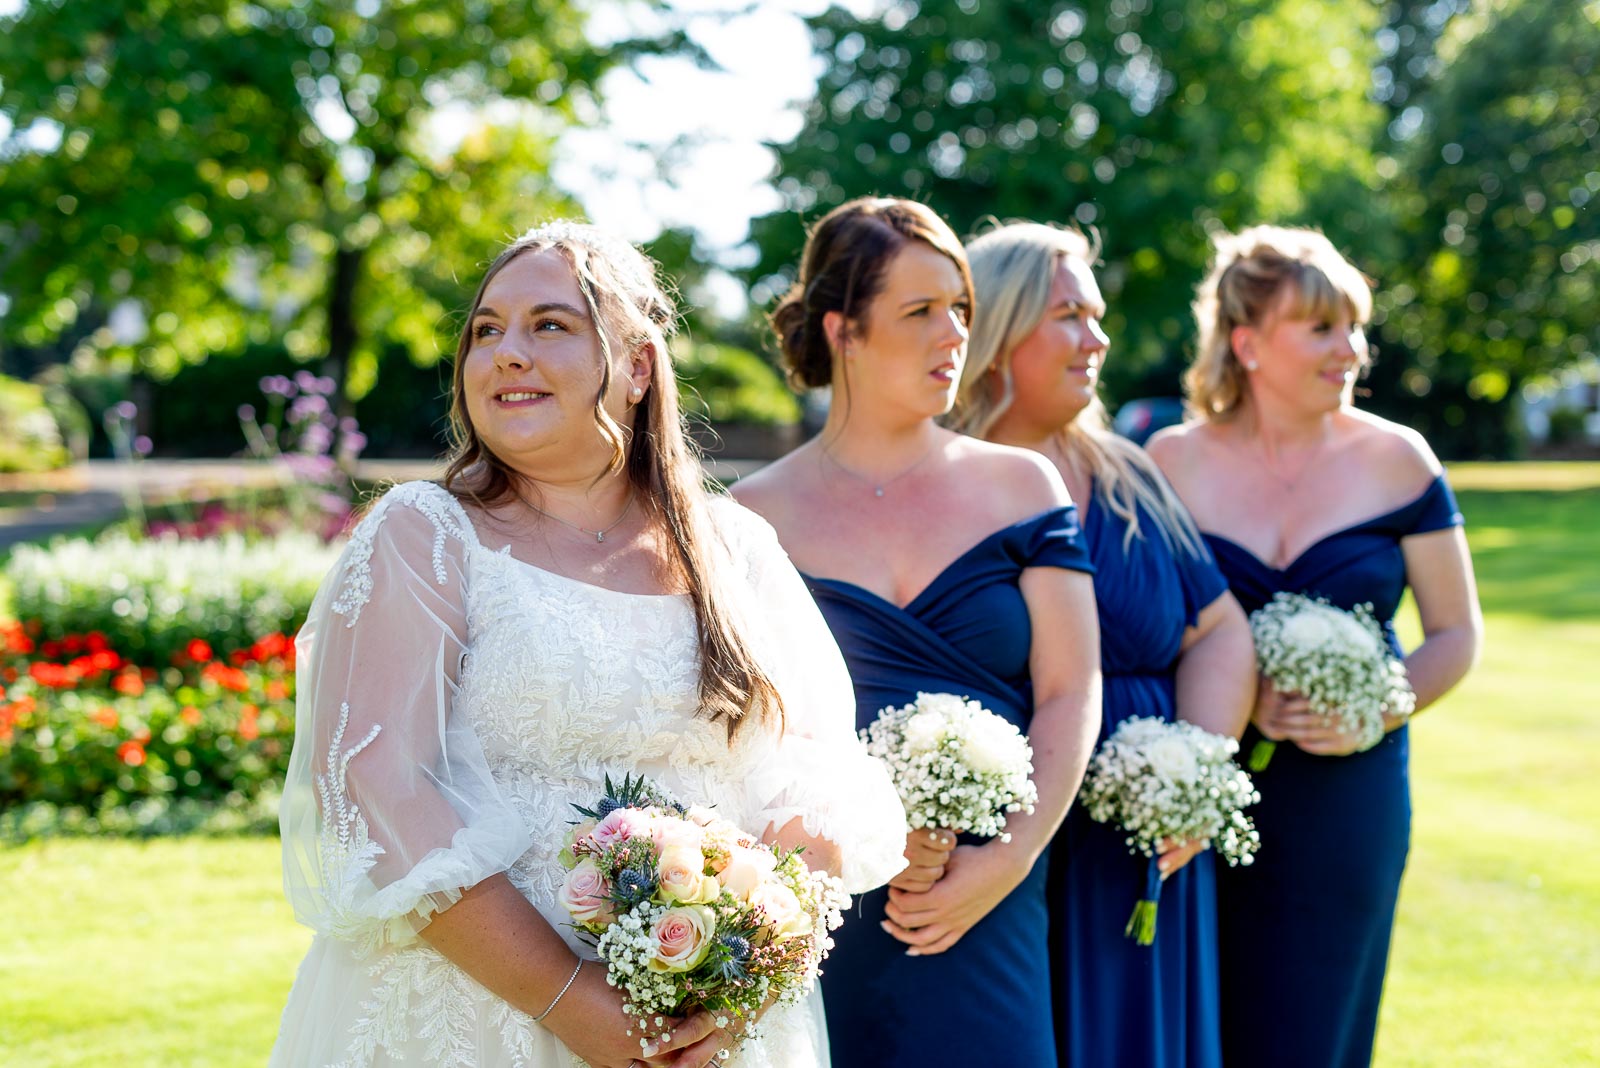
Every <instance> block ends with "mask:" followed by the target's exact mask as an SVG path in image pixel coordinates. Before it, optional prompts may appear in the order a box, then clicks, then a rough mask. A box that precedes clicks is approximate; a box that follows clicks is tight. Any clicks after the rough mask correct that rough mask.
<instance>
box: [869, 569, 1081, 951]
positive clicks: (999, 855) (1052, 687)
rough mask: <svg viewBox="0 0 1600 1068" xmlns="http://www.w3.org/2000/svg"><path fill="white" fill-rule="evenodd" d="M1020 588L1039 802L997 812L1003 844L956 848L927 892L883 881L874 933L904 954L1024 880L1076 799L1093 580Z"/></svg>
mask: <svg viewBox="0 0 1600 1068" xmlns="http://www.w3.org/2000/svg"><path fill="white" fill-rule="evenodd" d="M1020 586H1021V589H1022V595H1023V599H1024V600H1025V601H1026V602H1027V605H1028V617H1029V620H1030V621H1031V623H1032V625H1033V634H1034V641H1033V647H1032V649H1031V650H1030V653H1029V669H1030V671H1031V673H1032V679H1033V693H1034V706H1033V719H1032V721H1031V723H1030V724H1029V728H1028V741H1029V743H1030V744H1031V745H1032V746H1033V769H1034V771H1033V781H1034V784H1035V786H1036V787H1037V788H1038V791H1039V800H1038V802H1037V803H1036V804H1035V805H1034V809H1033V811H1032V812H1031V813H1025V812H1014V813H1012V814H1011V815H1009V816H1008V817H1007V818H1006V831H1007V832H1008V833H1009V834H1010V835H1011V840H1010V841H1009V842H1002V841H1000V840H999V839H998V838H996V839H991V840H990V841H989V842H986V843H984V844H983V845H959V846H956V847H955V849H954V850H952V851H951V853H950V859H949V860H948V861H946V863H945V872H944V877H943V878H942V879H940V880H939V881H938V882H937V883H935V884H934V886H933V887H932V888H931V889H929V890H925V891H922V892H912V891H906V890H902V889H899V888H897V887H893V886H891V887H890V890H889V901H888V904H887V905H886V906H885V910H884V911H885V915H887V916H888V917H889V919H888V921H886V922H885V923H884V925H883V926H884V930H885V931H887V932H888V933H889V934H890V935H892V936H893V937H895V938H897V939H899V940H900V941H901V942H904V943H905V944H906V945H907V946H909V947H910V948H909V949H908V950H907V954H908V955H910V956H923V955H927V954H933V953H943V952H944V951H945V950H947V949H949V948H950V947H951V946H953V945H955V944H956V943H957V942H959V941H960V940H961V937H962V936H963V935H964V934H966V933H967V931H968V930H970V929H971V928H972V927H973V925H974V924H976V923H977V922H978V921H979V920H981V919H983V918H984V917H985V916H987V915H988V914H989V912H990V911H991V910H992V909H994V907H995V906H996V905H998V904H999V903H1000V902H1001V901H1003V900H1004V899H1005V897H1006V895H1007V894H1009V893H1010V892H1011V891H1012V890H1014V889H1016V887H1017V885H1018V884H1020V883H1021V882H1022V880H1023V879H1025V878H1027V876H1028V873H1029V872H1030V871H1031V870H1032V869H1033V865H1034V863H1035V862H1036V861H1037V860H1038V859H1039V857H1040V855H1041V854H1042V853H1043V852H1044V850H1045V847H1047V846H1048V845H1049V844H1050V840H1051V839H1052V838H1053V837H1055V833H1056V829H1057V828H1058V827H1060V825H1061V821H1062V819H1063V818H1064V817H1065V816H1066V813H1067V808H1068V806H1070V805H1071V804H1072V799H1073V797H1075V796H1076V795H1077V792H1078V786H1079V785H1080V784H1081V783H1082V782H1083V772H1084V769H1085V768H1086V767H1088V764H1089V755H1090V752H1091V751H1092V750H1093V748H1094V743H1095V739H1096V738H1097V737H1099V733H1100V631H1099V623H1098V621H1097V618H1096V614H1095V603H1094V579H1093V577H1092V576H1090V575H1088V574H1086V573H1084V572H1079V571H1068V570H1065V569H1062V568H1054V567H1033V568H1028V569H1027V570H1025V571H1023V573H1022V578H1021V582H1020ZM1041 635H1049V640H1048V641H1045V640H1041V639H1040V636H1041Z"/></svg>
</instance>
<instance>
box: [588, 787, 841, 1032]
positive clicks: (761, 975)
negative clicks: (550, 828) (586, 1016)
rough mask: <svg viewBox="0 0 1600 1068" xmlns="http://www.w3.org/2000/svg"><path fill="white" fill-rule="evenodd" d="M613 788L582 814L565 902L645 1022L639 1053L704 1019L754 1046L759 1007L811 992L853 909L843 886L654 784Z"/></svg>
mask: <svg viewBox="0 0 1600 1068" xmlns="http://www.w3.org/2000/svg"><path fill="white" fill-rule="evenodd" d="M605 786H606V796H605V797H604V798H602V799H601V800H600V801H599V802H598V803H597V804H595V805H594V806H593V807H592V808H581V807H580V808H578V813H579V815H581V816H583V817H584V819H583V820H582V821H580V822H579V823H577V824H576V825H575V826H574V827H573V830H572V832H571V834H570V835H569V845H568V847H567V848H566V849H564V850H563V851H562V853H561V862H562V864H563V865H564V866H565V867H566V868H567V869H568V870H567V878H566V882H565V883H564V884H563V886H562V889H561V895H560V900H561V904H562V907H564V908H565V909H566V910H567V913H568V914H569V915H570V916H571V917H572V919H573V926H575V927H576V928H578V930H580V931H582V932H584V933H585V934H586V935H589V936H590V937H591V938H592V940H593V943H594V946H595V950H596V952H597V953H598V955H599V957H600V960H601V961H602V962H604V963H605V965H606V982H608V983H610V984H611V985H612V986H614V987H616V988H617V989H618V990H620V991H621V992H622V995H623V1006H622V1007H623V1011H624V1012H626V1013H628V1015H630V1016H632V1017H634V1018H635V1019H636V1020H637V1021H638V1024H639V1033H640V1039H639V1045H640V1047H641V1048H643V1047H647V1046H649V1045H650V1044H651V1043H652V1042H653V1041H654V1040H656V1039H661V1038H665V1035H664V1034H663V1033H662V1032H663V1029H664V1021H665V1019H666V1017H668V1016H681V1015H683V1014H685V1013H687V1012H690V1011H693V1010H695V1009H704V1010H706V1011H707V1012H710V1013H712V1014H713V1015H714V1016H715V1017H716V1019H717V1021H718V1026H719V1027H726V1026H728V1024H729V1023H731V1022H732V1021H734V1020H738V1021H740V1022H741V1028H740V1034H741V1036H742V1037H743V1038H745V1039H749V1038H754V1037H756V1026H755V1018H756V1015H757V1014H758V1013H759V1012H760V1011H761V1009H762V1007H763V1006H765V1005H766V1004H767V1003H768V1002H769V1001H770V1002H773V1003H775V1004H779V1005H783V1004H792V1003H794V1002H798V1001H799V1000H800V999H801V998H802V997H804V996H805V995H806V994H807V993H808V992H809V991H810V990H811V989H812V987H813V985H814V984H815V982H816V978H817V976H818V975H819V974H820V973H821V964H822V960H823V958H824V957H826V956H827V955H828V952H829V951H830V950H831V949H832V948H833V938H832V936H831V935H830V934H829V932H831V931H833V930H835V929H836V928H838V926H839V925H840V923H842V922H843V911H844V909H845V908H847V907H848V906H849V904H850V898H849V895H847V894H846V893H845V892H844V888H843V884H842V883H840V881H839V880H838V879H837V878H835V877H833V876H831V875H828V874H827V873H826V872H814V871H811V870H809V869H808V868H807V867H806V865H805V862H804V861H802V860H801V859H800V850H798V849H796V850H787V851H784V850H777V851H775V850H773V849H772V848H771V847H769V846H766V845H763V844H762V843H761V842H759V841H757V840H756V839H755V838H753V837H751V836H750V835H749V834H746V833H745V832H744V831H742V830H740V829H739V828H738V827H737V826H735V825H734V824H732V823H730V822H729V821H727V820H724V819H721V818H720V817H718V816H716V815H715V814H714V813H712V812H711V811H710V810H708V809H703V808H686V807H684V806H683V805H680V804H678V803H677V802H676V801H674V800H673V799H672V798H670V797H669V796H667V795H666V794H665V793H664V792H662V791H661V790H660V789H659V788H657V787H656V786H655V785H654V784H652V783H650V782H649V781H648V780H645V779H634V778H632V777H628V778H624V779H623V781H622V783H621V785H620V786H618V785H614V784H613V783H612V781H611V779H610V778H609V777H608V778H607V779H606V784H605ZM575 807H576V806H575Z"/></svg>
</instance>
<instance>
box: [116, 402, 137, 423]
mask: <svg viewBox="0 0 1600 1068" xmlns="http://www.w3.org/2000/svg"><path fill="white" fill-rule="evenodd" d="M111 410H112V411H113V412H115V413H116V416H117V418H118V419H128V420H131V419H132V418H133V417H134V416H136V415H138V414H139V406H138V405H137V404H134V403H133V401H122V402H121V403H120V404H118V405H117V406H116V407H114V408H112V409H111Z"/></svg>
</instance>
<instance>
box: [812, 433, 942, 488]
mask: <svg viewBox="0 0 1600 1068" xmlns="http://www.w3.org/2000/svg"><path fill="white" fill-rule="evenodd" d="M938 447H939V443H938V442H937V441H936V442H934V443H933V444H932V445H930V446H928V449H927V451H926V452H924V453H923V454H922V455H921V456H919V457H917V458H916V460H914V461H913V462H912V464H911V466H910V467H906V468H902V469H901V470H900V471H898V472H897V473H895V474H893V475H891V476H889V477H888V478H886V479H883V480H882V481H878V480H876V479H871V478H868V477H867V476H866V475H863V474H862V473H861V472H859V471H854V470H852V469H850V468H848V467H846V466H845V465H844V464H842V463H840V462H839V458H838V457H836V456H834V455H833V450H831V449H829V448H828V446H826V445H824V446H822V454H823V455H824V456H826V457H827V458H828V462H829V463H831V464H833V466H835V467H837V468H838V469H839V470H841V471H843V472H844V473H845V474H847V475H849V476H850V477H851V478H853V479H855V480H856V481H857V482H860V483H862V484H863V485H867V486H871V487H872V496H873V497H875V498H881V497H882V496H883V491H884V490H886V489H888V488H889V487H890V486H892V485H894V484H895V483H896V482H898V481H900V479H902V478H905V477H906V476H907V475H909V474H910V473H911V472H913V471H915V470H916V469H917V468H919V467H921V466H922V462H923V461H924V460H926V459H927V458H928V457H930V456H932V455H933V453H934V450H936V449H937V448H938Z"/></svg>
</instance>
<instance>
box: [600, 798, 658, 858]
mask: <svg viewBox="0 0 1600 1068" xmlns="http://www.w3.org/2000/svg"><path fill="white" fill-rule="evenodd" d="M651 823H652V820H651V817H649V816H647V815H646V814H645V813H643V812H641V811H639V810H638V809H636V808H619V809H613V810H612V811H611V813H610V814H609V815H607V816H606V818H605V819H603V820H601V821H600V822H599V824H597V825H596V826H595V829H594V830H592V831H590V832H589V842H590V843H591V844H592V845H593V846H594V847H595V848H596V849H598V850H604V849H610V848H611V847H612V846H614V845H616V844H618V843H619V842H626V841H627V840H628V839H630V838H638V837H641V836H643V835H647V834H649V833H650V825H651Z"/></svg>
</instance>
